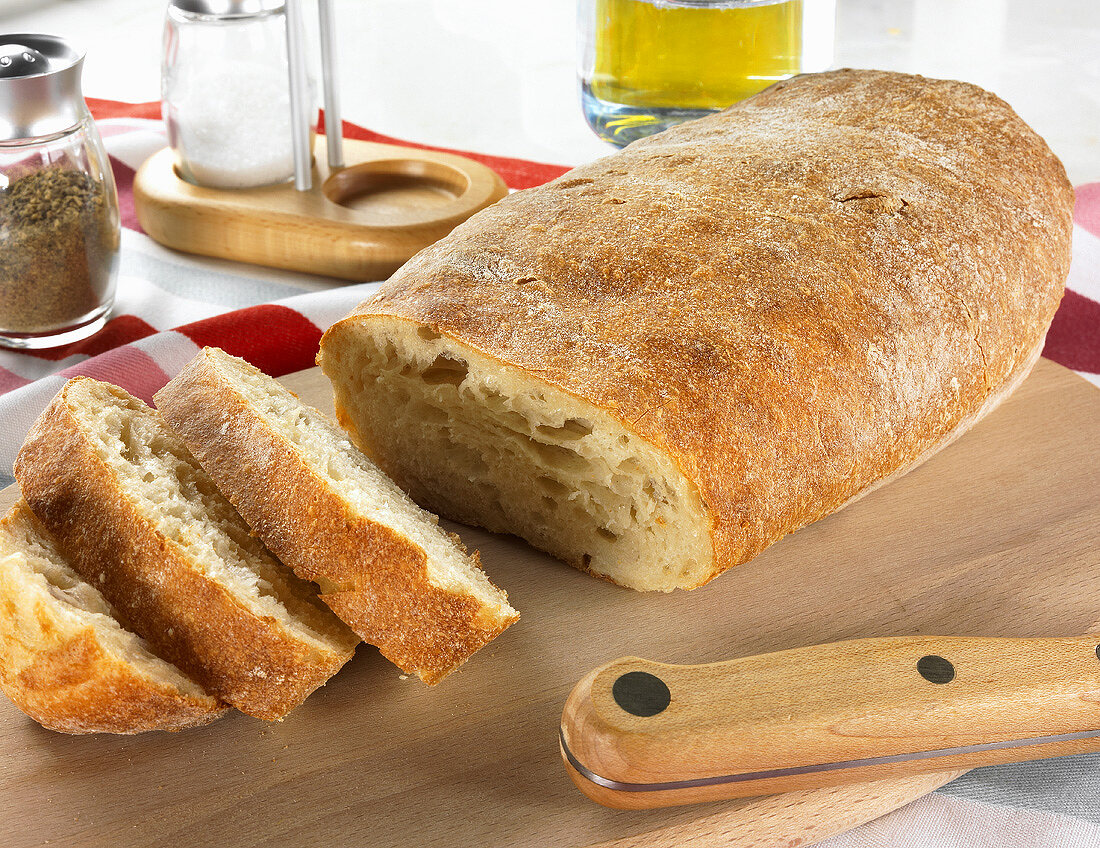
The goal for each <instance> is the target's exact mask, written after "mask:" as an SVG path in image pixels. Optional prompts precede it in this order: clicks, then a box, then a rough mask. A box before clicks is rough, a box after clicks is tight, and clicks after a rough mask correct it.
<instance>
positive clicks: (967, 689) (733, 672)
mask: <svg viewBox="0 0 1100 848" xmlns="http://www.w3.org/2000/svg"><path fill="white" fill-rule="evenodd" d="M1098 644H1100V637H1098V636H1088V637H1075V638H1066V639H986V638H954V637H897V638H884V639H860V640H854V641H850V642H836V643H833V644H829V645H816V646H813V647H808V648H797V649H794V650H788V651H779V652H777V653H773V654H761V655H759V656H753V657H745V658H743V659H737V660H730V661H728V662H721V663H712V664H708V665H692V666H677V665H664V664H662V663H655V662H650V661H648V660H643V659H638V658H637V657H623V658H622V659H618V660H615V661H614V662H611V663H608V664H607V665H605V666H603V667H602V668H598V669H596V670H595V671H593V672H592V673H591V674H589V675H588V676H587V677H585V678H584V679H583V680H581V681H580V683H578V684H577V686H576V687H575V688H574V689H573V692H572V693H571V694H570V696H569V699H568V700H567V702H566V705H565V711H564V713H563V714H562V724H561V748H562V757H563V758H564V759H565V765H566V769H567V770H568V772H569V774H570V776H571V777H572V779H573V782H574V783H576V784H577V786H578V787H579V788H580V790H581V791H582V792H584V793H585V794H586V795H587V796H588V797H590V798H592V799H593V800H594V801H598V802H599V803H601V804H605V805H607V806H610V807H623V808H641V807H662V806H670V805H674V804H689V803H694V802H697V801H705V800H715V799H719V798H737V797H744V796H749V795H764V794H771V793H773V792H788V791H791V790H798V789H810V788H815V787H820V786H829V785H836V784H840V783H851V782H857V781H867V780H879V779H882V778H886V777H896V776H901V775H906V774H919V773H923V772H936V771H947V770H951V769H961V768H968V767H972V766H981V765H989V764H991V763H1003V762H1012V761H1015V760H1031V759H1040V758H1043V757H1058V756H1064V755H1066V754H1076V753H1079V752H1083V751H1093V750H1100V648H1098V647H1097V646H1098Z"/></svg>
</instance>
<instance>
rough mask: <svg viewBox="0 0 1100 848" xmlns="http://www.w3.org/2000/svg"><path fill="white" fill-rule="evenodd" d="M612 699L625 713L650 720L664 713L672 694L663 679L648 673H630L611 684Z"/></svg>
mask: <svg viewBox="0 0 1100 848" xmlns="http://www.w3.org/2000/svg"><path fill="white" fill-rule="evenodd" d="M611 697H612V698H614V699H615V703H616V704H618V705H619V706H620V707H621V708H622V709H623V710H624V711H625V712H628V713H630V714H631V715H636V716H641V717H642V718H649V716H655V715H657V713H660V712H663V711H664V710H665V708H666V707H667V706H668V705H669V703H671V701H672V693H671V692H669V691H668V686H667V685H666V684H665V682H664V681H663V680H661V678H659V677H657V676H656V675H653V674H650V673H649V672H648V671H628V672H627V673H626V674H623V675H620V676H619V678H618V679H617V680H616V681H615V682H614V683H613V684H611Z"/></svg>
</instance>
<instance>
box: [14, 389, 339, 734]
mask: <svg viewBox="0 0 1100 848" xmlns="http://www.w3.org/2000/svg"><path fill="white" fill-rule="evenodd" d="M15 476H16V479H18V481H19V486H20V488H21V489H22V492H23V496H24V498H26V500H27V502H28V503H29V504H30V507H31V509H32V510H33V511H34V514H35V515H36V516H37V517H38V518H39V519H40V520H41V521H42V523H43V524H44V525H45V526H46V528H47V529H48V530H49V532H50V533H51V535H52V536H53V537H54V538H55V539H56V541H57V545H58V547H59V548H60V550H61V551H62V552H63V553H64V555H65V556H66V558H67V559H68V561H69V562H70V564H71V565H72V567H73V569H74V570H75V571H76V572H78V573H79V574H80V576H81V577H83V578H84V579H85V580H86V581H88V582H89V583H91V584H92V585H93V586H94V587H95V588H96V589H97V590H98V591H100V592H102V594H103V596H104V597H105V598H106V599H107V601H108V602H109V603H110V604H111V606H112V607H113V609H114V611H115V614H116V615H117V616H118V618H119V620H120V622H121V623H122V624H123V625H124V626H125V627H127V628H128V629H130V630H133V631H134V632H136V633H137V634H139V635H140V636H142V637H144V638H145V639H146V640H147V641H148V642H149V643H150V644H151V645H152V646H153V648H154V650H155V651H156V653H157V654H158V656H160V657H162V658H164V659H165V660H168V661H170V662H172V663H173V664H175V665H177V666H179V668H180V669H181V670H183V671H184V672H185V673H186V674H188V675H189V676H191V677H193V678H194V679H195V680H196V681H198V682H199V683H200V684H201V685H202V686H203V687H204V688H205V689H206V690H207V691H208V692H210V693H212V694H213V695H215V696H217V697H218V698H220V699H221V700H223V701H225V702H227V703H229V704H232V705H233V706H235V707H237V708H238V709H240V710H241V711H242V712H246V713H249V714H250V715H254V716H258V717H260V718H265V719H277V718H281V717H282V716H284V715H285V714H286V713H287V712H289V711H290V710H291V709H293V708H294V707H295V706H297V705H298V704H300V703H301V702H302V701H303V700H304V699H305V698H306V696H307V695H309V693H310V692H312V691H313V690H314V689H316V688H317V687H318V686H320V685H322V684H323V683H324V682H325V681H326V680H328V678H329V677H331V676H332V675H333V674H335V673H336V672H337V671H338V670H339V668H340V667H341V666H342V665H343V664H344V663H345V662H346V661H347V660H348V659H349V658H350V657H351V656H352V654H353V652H354V650H355V646H356V644H357V643H358V639H356V638H355V636H354V634H352V633H351V631H349V630H348V629H347V628H346V627H345V626H344V624H343V623H341V622H340V621H339V620H338V619H337V618H336V616H334V615H333V614H332V613H331V612H330V611H329V610H328V608H327V607H325V606H324V604H322V603H321V602H320V601H319V600H318V598H317V595H316V591H315V589H314V588H313V587H312V586H311V585H310V584H309V583H307V582H305V581H302V580H299V579H298V578H297V577H295V576H294V575H293V574H292V573H291V572H290V570H289V569H288V568H286V567H285V566H284V565H283V564H282V563H280V562H278V561H277V560H276V559H275V558H274V557H273V556H271V554H270V553H269V552H268V551H267V550H266V549H264V547H263V545H262V544H260V543H259V542H258V541H257V540H256V539H254V538H253V537H252V536H250V535H249V532H248V527H247V526H246V525H245V523H244V521H243V520H242V519H241V517H240V516H239V515H238V514H237V512H236V510H234V509H233V507H232V506H231V505H230V503H229V502H228V501H227V500H226V499H225V498H224V497H223V496H222V495H221V494H220V493H219V492H218V490H217V489H216V488H215V486H214V483H213V482H212V481H211V480H210V478H209V477H208V476H207V475H206V474H205V473H204V472H203V470H202V469H201V468H200V467H199V465H198V463H197V462H196V461H195V459H194V457H192V456H191V454H190V453H188V451H187V448H186V447H185V446H184V444H183V443H182V442H181V441H180V440H179V438H178V437H176V436H175V435H174V434H173V433H172V432H171V431H170V430H169V429H168V427H167V426H166V425H165V424H164V422H163V421H162V420H161V418H160V416H159V415H158V414H157V412H156V411H155V410H153V409H151V408H149V407H148V406H146V405H145V404H144V403H142V402H141V401H140V400H138V399H137V398H134V397H131V396H130V395H128V394H127V393H126V392H124V391H123V390H122V389H119V388H117V387H116V386H111V385H108V384H106V383H100V382H98V381H96V380H91V379H88V378H85V377H78V378H76V379H74V380H70V381H69V382H68V383H66V385H65V386H64V388H63V389H62V390H61V392H60V394H58V396H57V397H56V398H55V399H54V401H53V403H51V404H50V406H49V407H47V408H46V410H45V411H44V412H43V413H42V415H41V416H40V417H39V419H38V420H37V421H36V422H35V424H34V426H33V427H32V428H31V431H30V433H29V434H28V435H27V441H26V442H25V444H24V445H23V447H22V449H21V450H20V452H19V456H18V458H17V460H16V464H15Z"/></svg>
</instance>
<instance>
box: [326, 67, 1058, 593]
mask: <svg viewBox="0 0 1100 848" xmlns="http://www.w3.org/2000/svg"><path fill="white" fill-rule="evenodd" d="M1072 206H1073V191H1072V189H1071V187H1070V185H1069V182H1068V181H1067V179H1066V175H1065V172H1064V170H1063V168H1062V166H1061V164H1060V163H1059V162H1058V160H1057V158H1055V156H1054V155H1053V154H1052V153H1051V152H1050V150H1049V149H1048V148H1047V146H1046V144H1044V143H1043V141H1042V139H1040V138H1039V137H1038V136H1037V135H1036V134H1035V133H1034V132H1033V131H1032V130H1031V129H1030V128H1029V127H1028V126H1027V125H1026V124H1024V122H1023V121H1021V120H1020V118H1019V117H1017V116H1016V114H1015V113H1014V112H1013V111H1012V110H1011V109H1010V108H1009V107H1008V106H1007V105H1006V104H1005V103H1004V102H1003V101H1001V100H999V99H998V98H996V97H994V96H993V95H991V94H989V93H987V92H985V91H982V90H981V89H979V88H977V87H975V86H973V85H968V84H966V83H961V82H949V81H943V80H930V79H924V78H922V77H916V76H906V75H904V74H894V73H885V72H877V71H851V70H847V71H836V72H832V73H826V74H821V75H814V76H804V77H799V78H796V79H792V80H789V81H787V82H782V83H778V84H776V85H774V86H772V87H771V88H769V89H767V90H766V91H764V92H762V93H761V94H759V95H757V96H756V97H753V98H750V99H749V100H746V101H744V102H742V103H740V104H738V105H736V106H733V107H732V108H730V109H728V110H726V111H725V112H723V113H721V114H718V115H715V116H712V117H708V118H704V119H702V120H699V121H695V122H692V123H688V124H684V125H683V126H680V127H676V128H673V129H670V130H668V131H666V132H664V133H661V134H659V135H656V136H654V137H652V138H648V139H645V140H644V141H639V142H635V143H634V144H631V145H630V146H629V147H627V148H626V149H625V150H623V151H622V152H621V153H618V154H616V155H614V156H610V157H608V158H606V159H601V160H599V161H597V162H593V163H591V164H589V165H584V166H582V167H580V168H577V169H575V170H573V171H571V172H569V173H568V174H566V175H564V176H563V177H561V178H560V179H557V180H554V181H553V182H551V183H549V184H547V185H545V186H542V187H540V188H535V189H530V190H528V191H521V192H517V193H515V194H513V195H511V196H510V197H507V198H505V199H504V200H501V201H500V202H499V203H497V204H496V205H494V206H492V207H490V208H489V209H486V210H485V211H483V212H480V213H478V214H477V215H475V216H473V217H472V218H471V219H470V220H469V221H467V222H466V223H464V224H462V225H461V226H459V227H458V228H457V229H455V230H454V232H452V233H451V235H449V236H448V237H446V238H444V239H443V240H442V241H440V242H438V243H436V244H435V245H433V246H432V247H429V248H427V249H426V250H424V251H422V252H421V253H419V254H418V255H417V256H416V257H414V258H413V259H412V260H411V261H410V262H408V263H407V264H406V265H405V266H404V267H403V268H402V269H401V270H400V271H398V272H397V274H396V275H395V276H394V277H393V278H392V279H391V280H390V281H389V282H388V283H387V284H386V285H385V286H383V288H382V289H381V290H380V291H379V292H378V294H377V295H376V296H375V297H372V298H371V299H370V300H368V301H367V302H365V303H364V304H362V305H361V306H360V307H359V308H358V309H357V310H356V311H355V312H354V313H353V314H352V315H351V316H349V317H347V318H345V319H344V320H342V321H340V322H338V323H336V324H335V325H334V326H333V327H332V328H330V329H329V330H328V332H327V333H326V334H325V336H324V338H323V340H322V343H321V355H320V363H321V365H322V367H323V368H324V371H325V373H326V374H327V375H328V376H329V378H330V379H331V380H332V383H333V387H334V390H335V396H336V408H337V411H338V414H339V418H340V421H341V423H342V424H344V426H345V427H347V429H348V430H349V431H350V433H351V434H352V436H353V438H354V439H355V441H356V442H357V443H358V444H360V445H361V446H362V447H363V448H364V449H365V450H366V451H367V452H368V453H369V454H370V455H371V456H372V457H373V458H374V459H375V460H376V461H377V462H378V463H379V465H380V466H381V467H382V468H383V469H384V470H385V471H386V472H387V473H389V474H390V475H391V476H392V477H393V478H394V479H395V480H396V481H397V482H398V483H399V484H400V485H401V486H402V487H403V488H405V489H407V490H408V491H410V492H411V493H412V495H413V497H414V499H416V500H417V501H418V502H419V503H421V504H422V505H424V506H426V507H427V508H429V509H432V510H434V511H436V512H439V513H440V514H442V515H446V516H449V517H451V518H454V519H457V520H459V521H464V522H468V523H473V524H480V525H483V526H485V527H488V528H490V529H492V530H498V531H504V532H511V533H516V534H518V535H520V536H523V537H524V538H526V539H528V540H529V541H530V542H531V543H532V544H534V545H536V546H538V547H541V548H543V549H545V550H547V551H550V552H551V553H553V554H555V555H557V556H559V557H560V558H562V559H564V560H565V561H567V562H569V563H572V564H573V565H576V566H578V567H580V568H584V569H587V570H589V571H591V572H593V573H595V574H599V575H602V576H604V577H607V578H609V579H611V580H614V581H615V582H617V583H621V584H623V585H625V586H631V587H634V588H637V589H659V590H670V589H673V588H676V587H683V588H691V587H694V586H699V585H701V584H703V583H706V582H707V581H708V580H710V579H711V578H712V577H714V576H715V575H716V574H719V573H720V572H722V571H724V570H725V569H727V568H729V567H730V566H733V565H736V564H738V563H740V562H744V561H745V560H747V559H750V558H751V557H753V556H755V555H756V554H758V553H760V551H762V550H763V549H764V548H766V547H767V546H768V545H770V544H772V543H773V542H775V541H776V540H777V539H779V538H781V537H782V536H784V535H785V534H787V533H790V532H791V531H793V530H796V529H798V528H799V527H802V526H803V525H805V524H808V523H809V522H811V521H815V520H817V519H819V518H821V517H823V516H825V515H828V514H829V513H831V512H833V511H835V510H837V509H839V508H840V507H842V506H843V505H844V504H846V503H848V502H849V501H851V500H852V499H853V498H856V497H858V496H860V495H861V494H863V493H865V492H867V491H869V490H870V489H871V488H873V487H874V486H876V485H878V484H880V483H881V482H883V481H884V480H887V479H889V478H891V477H893V476H895V475H897V474H899V473H903V472H904V471H906V470H907V469H910V468H912V467H913V466H914V465H915V464H916V463H917V462H919V461H920V460H922V459H924V458H926V457H927V456H929V455H930V454H931V453H933V452H935V451H936V450H937V449H939V448H941V447H942V446H943V445H945V444H947V443H948V442H949V441H950V440H951V439H953V438H954V437H955V436H957V435H958V434H959V433H961V432H962V431H964V430H965V429H966V428H967V427H969V426H970V425H972V424H973V423H974V422H975V421H976V420H978V419H979V418H980V417H981V416H982V415H983V414H985V413H986V412H988V411H989V410H990V409H992V408H993V407H994V406H995V405H996V404H997V402H998V401H999V400H1000V399H1002V398H1003V397H1004V396H1005V395H1006V394H1007V393H1008V392H1009V391H1010V390H1011V388H1012V387H1014V386H1015V385H1016V384H1017V383H1018V382H1019V381H1020V380H1021V379H1022V378H1023V377H1024V376H1025V375H1026V374H1027V372H1028V370H1029V369H1030V368H1031V365H1032V363H1033V362H1034V360H1035V357H1036V356H1038V354H1039V351H1040V350H1041V348H1042V344H1043V338H1044V334H1045V333H1046V330H1047V327H1048V326H1049V324H1050V321H1051V318H1052V316H1053V315H1054V311H1055V308H1056V307H1057V305H1058V302H1059V299H1060V298H1061V295H1062V290H1063V284H1064V281H1065V278H1066V273H1067V270H1068V268H1069V258H1070V233H1071V209H1072Z"/></svg>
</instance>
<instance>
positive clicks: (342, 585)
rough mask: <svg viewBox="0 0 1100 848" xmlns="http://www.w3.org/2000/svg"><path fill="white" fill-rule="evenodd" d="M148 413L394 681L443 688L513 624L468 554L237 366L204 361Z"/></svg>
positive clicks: (350, 452)
mask: <svg viewBox="0 0 1100 848" xmlns="http://www.w3.org/2000/svg"><path fill="white" fill-rule="evenodd" d="M156 403H157V407H158V409H159V410H160V411H161V413H162V414H163V415H164V417H165V420H167V421H168V423H169V424H170V425H171V427H172V428H173V429H174V430H175V431H176V433H177V434H179V436H180V437H181V438H182V439H183V440H184V442H185V443H186V444H187V446H188V448H190V450H191V452H192V453H193V454H194V455H195V456H196V457H197V458H198V460H199V463H200V464H201V465H202V467H203V468H204V469H205V470H206V471H207V473H208V474H210V476H211V477H212V478H213V479H214V482H215V483H217V485H218V488H219V489H220V490H221V491H222V492H223V493H224V494H225V495H226V496H227V497H228V498H229V500H230V501H231V502H232V503H233V505H234V506H236V507H237V509H238V510H240V513H241V515H242V516H244V518H245V520H246V521H247V522H248V524H249V526H251V527H252V529H253V531H254V532H255V533H256V534H257V535H258V536H259V537H260V538H261V539H262V540H263V541H264V543H265V544H266V545H267V546H268V547H269V548H270V549H271V550H272V551H273V552H274V553H275V554H276V555H277V556H278V557H279V559H281V560H282V561H283V562H284V563H286V564H287V565H289V566H291V567H292V568H293V569H294V571H295V573H296V574H297V575H298V576H299V577H302V578H305V579H307V580H313V581H315V582H317V583H318V584H319V585H320V587H321V599H322V600H323V601H325V603H327V604H328V605H329V606H330V607H331V608H332V609H333V611H335V612H336V614H337V615H339V616H340V618H342V619H343V620H344V621H345V622H347V623H348V624H349V625H350V626H351V628H352V629H353V630H354V631H355V632H356V633H358V634H359V636H361V637H362V638H363V639H365V640H366V641H367V642H370V643H371V644H373V645H376V646H378V648H379V649H380V650H381V652H382V654H383V655H385V656H386V657H387V658H388V659H389V660H391V661H392V662H394V663H395V664H396V665H398V666H399V667H400V668H401V669H402V670H404V671H407V672H410V673H414V674H417V675H419V676H420V677H421V679H423V680H424V681H426V682H427V683H433V684H434V683H438V682H439V681H440V680H442V679H443V678H444V677H445V676H446V675H447V674H449V673H450V672H452V671H454V670H455V669H456V668H457V667H458V666H459V665H461V664H462V663H463V662H465V661H466V660H467V659H468V658H469V657H470V655H471V654H473V653H474V651H476V650H478V649H479V648H481V647H482V646H484V645H485V644H487V643H488V642H489V641H491V640H492V639H494V638H495V637H496V636H497V635H499V634H500V633H501V632H502V631H503V630H504V629H505V628H506V627H508V626H509V625H510V624H511V623H512V622H514V621H515V620H516V619H517V618H518V617H519V614H518V613H517V612H516V611H515V610H514V609H512V608H511V607H510V606H509V605H508V596H507V595H506V594H505V593H504V592H502V591H501V590H500V589H498V588H497V587H496V586H494V585H493V584H492V583H490V582H489V579H488V578H487V577H486V576H485V574H484V573H483V572H482V570H481V568H480V565H479V560H478V558H477V554H476V553H475V554H474V555H473V556H472V557H471V556H470V555H469V554H467V553H466V550H465V548H463V547H462V543H461V542H460V541H459V540H458V538H457V537H455V536H452V535H450V534H448V533H446V532H445V531H444V530H442V529H441V528H440V527H439V523H438V519H437V518H436V517H435V516H434V515H430V514H428V513H426V512H424V511H423V510H422V509H420V508H419V507H418V506H417V505H416V504H414V503H413V502H412V501H411V500H410V499H409V497H408V496H407V495H406V494H405V493H404V492H402V491H401V490H400V489H398V488H397V486H396V485H395V484H394V483H393V481H391V480H390V479H389V478H388V477H386V475H385V474H383V473H382V472H381V471H379V470H378V468H377V467H375V466H374V464H373V463H371V461H370V460H369V459H367V458H366V457H365V456H363V455H362V454H361V453H360V452H359V451H358V450H357V449H356V448H355V447H354V446H353V445H351V444H350V443H349V442H348V438H347V434H346V433H344V432H343V431H342V430H341V429H340V428H339V427H338V426H336V423H335V422H334V421H331V420H330V419H329V418H327V417H326V416H324V415H322V414H321V413H320V412H318V411H317V410H316V409H312V408H311V407H308V406H306V405H305V404H303V403H302V402H301V401H299V400H298V399H297V398H296V397H295V396H294V395H293V394H292V393H291V392H289V391H287V389H285V388H284V387H283V386H281V385H280V384H279V383H278V382H276V381H275V380H273V379H271V378H270V377H268V376H266V375H265V374H263V373H262V372H260V371H259V370H258V369H256V368H254V367H253V366H251V365H249V364H248V363H247V362H245V361H244V360H243V359H238V358H237V357H235V356H230V355H228V354H227V353H225V352H224V351H222V350H219V349H217V348H206V349H204V350H203V351H202V352H201V353H199V355H198V356H196V357H195V358H194V359H193V360H192V361H191V362H189V363H188V364H187V365H186V366H184V368H183V370H182V371H181V372H180V373H179V374H178V375H177V376H176V377H175V378H174V379H173V380H172V381H171V382H170V383H168V385H167V386H165V387H164V388H163V389H161V390H160V391H159V392H157V395H156Z"/></svg>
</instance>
